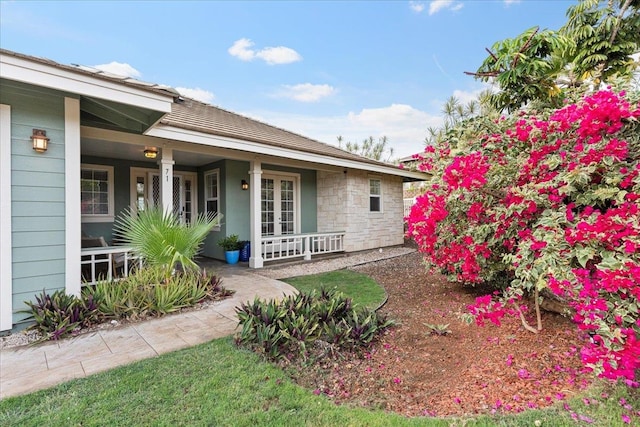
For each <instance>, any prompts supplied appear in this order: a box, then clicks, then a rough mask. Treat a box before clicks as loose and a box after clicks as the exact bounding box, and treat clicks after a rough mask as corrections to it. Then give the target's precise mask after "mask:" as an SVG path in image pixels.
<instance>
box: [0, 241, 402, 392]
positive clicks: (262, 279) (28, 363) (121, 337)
mask: <svg viewBox="0 0 640 427" xmlns="http://www.w3.org/2000/svg"><path fill="white" fill-rule="evenodd" d="M413 251H414V250H413V249H408V248H391V249H384V250H383V251H382V252H380V251H378V250H376V251H369V252H363V253H359V254H355V255H343V256H341V257H337V258H334V259H329V260H321V261H311V262H306V263H304V264H292V265H280V266H277V267H269V268H265V269H262V270H256V271H250V270H248V269H247V268H246V265H234V266H227V265H225V264H222V263H218V262H215V261H214V262H208V263H207V265H206V267H207V268H210V269H214V270H215V271H216V273H217V274H218V275H220V276H221V277H222V278H223V285H224V286H225V287H226V288H227V289H233V290H235V291H236V292H235V294H234V295H233V296H232V297H231V298H227V299H225V300H222V301H218V302H216V303H213V304H211V305H210V306H209V307H207V308H204V309H201V310H193V311H189V312H185V313H179V314H173V315H168V316H165V317H162V318H159V319H151V320H146V321H143V322H139V323H134V324H129V325H125V326H122V327H116V328H113V329H104V330H98V331H95V332H91V333H87V334H83V335H80V336H77V337H74V338H70V339H64V340H61V341H58V342H47V343H43V344H39V345H36V346H26V347H16V348H7V349H2V350H0V399H2V398H5V397H9V396H16V395H20V394H25V393H31V392H34V391H37V390H40V389H44V388H48V387H52V386H54V385H56V384H59V383H62V382H65V381H68V380H71V379H74V378H81V377H85V376H87V375H91V374H95V373H97V372H101V371H105V370H108V369H112V368H115V367H117V366H121V365H125V364H129V363H132V362H135V361H138V360H142V359H146V358H150V357H155V356H158V355H160V354H163V353H168V352H171V351H175V350H179V349H182V348H186V347H190V346H195V345H198V344H201V343H205V342H207V341H210V340H213V339H216V338H221V337H224V336H228V335H231V334H233V333H234V332H235V330H236V327H237V324H238V320H237V317H236V314H235V307H236V306H238V305H240V303H242V302H245V301H250V300H253V299H254V298H255V297H260V298H266V299H270V298H280V297H282V296H283V295H285V294H287V295H288V294H291V293H294V292H295V289H294V288H293V287H291V286H290V285H288V284H286V283H284V282H281V281H279V280H275V279H274V278H271V277H267V276H275V277H279V278H284V277H293V276H298V275H302V274H312V273H315V272H320V271H331V270H337V269H340V268H345V267H347V266H350V265H357V264H362V263H365V262H372V261H376V260H380V259H386V258H389V257H391V256H400V255H403V254H406V253H409V252H413Z"/></svg>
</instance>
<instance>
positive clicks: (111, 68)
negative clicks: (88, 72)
mask: <svg viewBox="0 0 640 427" xmlns="http://www.w3.org/2000/svg"><path fill="white" fill-rule="evenodd" d="M93 68H97V69H98V70H102V71H105V72H107V73H111V74H117V75H119V76H125V77H132V78H135V79H138V78H140V77H141V76H142V73H140V71H138V70H136V69H135V68H133V67H132V66H131V65H129V64H126V63H122V62H116V61H113V62H110V63H108V64H100V65H94V66H93Z"/></svg>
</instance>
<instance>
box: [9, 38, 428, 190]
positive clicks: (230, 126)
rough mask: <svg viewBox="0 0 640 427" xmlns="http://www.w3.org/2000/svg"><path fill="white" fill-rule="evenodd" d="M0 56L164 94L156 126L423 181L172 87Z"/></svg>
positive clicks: (46, 61) (21, 57)
mask: <svg viewBox="0 0 640 427" xmlns="http://www.w3.org/2000/svg"><path fill="white" fill-rule="evenodd" d="M0 54H2V55H6V56H11V57H13V58H17V60H22V61H30V62H34V63H37V64H41V65H44V66H49V67H54V68H56V69H58V70H63V72H72V73H76V74H80V75H84V76H87V77H91V78H97V79H100V80H103V81H105V82H108V83H109V84H117V85H124V86H126V87H130V88H132V90H133V89H136V90H142V91H144V92H151V93H154V94H156V96H157V95H161V96H163V97H167V98H168V101H169V102H171V101H170V100H171V99H173V102H172V103H171V104H170V109H171V112H169V113H167V114H166V115H164V116H163V117H162V118H161V119H160V120H159V121H158V122H157V123H156V124H157V125H165V126H168V127H170V128H176V129H184V130H189V131H194V132H198V133H202V134H205V135H214V136H221V137H226V138H233V139H236V140H239V141H240V142H241V141H247V142H252V143H256V144H260V145H263V146H265V147H271V148H276V149H277V148H282V149H285V150H293V151H296V152H299V153H308V154H310V155H316V156H320V157H324V158H326V159H337V160H338V161H340V162H343V163H344V162H345V161H346V162H348V163H350V164H368V165H370V166H369V167H368V168H369V169H371V170H384V171H385V173H392V174H395V175H402V176H404V177H405V178H407V177H410V178H413V179H420V178H419V176H418V174H416V173H415V172H414V173H411V172H409V171H403V170H402V169H400V168H398V167H396V166H395V165H393V164H390V163H385V162H380V161H377V160H373V159H369V158H367V157H363V156H360V155H357V154H355V153H351V152H349V151H346V150H343V149H341V148H338V147H336V146H334V145H330V144H327V143H323V142H320V141H317V140H314V139H311V138H308V137H305V136H302V135H299V134H297V133H294V132H290V131H287V130H285V129H281V128H279V127H276V126H272V125H269V124H266V123H263V122H260V121H258V120H255V119H251V118H249V117H245V116H242V115H240V114H237V113H233V112H230V111H227V110H224V109H222V108H219V107H216V106H213V105H209V104H206V103H203V102H200V101H197V100H195V99H191V98H186V97H182V96H181V95H180V93H179V92H178V91H177V90H175V89H173V88H171V87H169V86H165V85H159V84H154V83H146V82H143V81H140V80H136V79H133V78H130V77H126V76H120V75H116V74H112V73H107V72H104V71H102V70H98V69H96V68H92V67H86V66H80V65H64V64H60V63H58V62H55V61H52V60H50V59H46V58H40V57H36V56H30V55H25V54H21V53H17V52H12V51H9V50H6V49H0ZM52 84H55V83H52ZM109 93H111V92H109ZM169 102H167V104H169ZM168 107H169V106H168V105H167V108H166V109H164V107H163V108H162V109H161V110H163V111H165V112H166V111H168V110H169V108H168ZM161 110H159V111H161ZM153 129H154V126H152V128H151V132H149V133H148V134H150V135H151V134H152V133H153ZM318 158H319V157H318ZM353 162H356V163H353Z"/></svg>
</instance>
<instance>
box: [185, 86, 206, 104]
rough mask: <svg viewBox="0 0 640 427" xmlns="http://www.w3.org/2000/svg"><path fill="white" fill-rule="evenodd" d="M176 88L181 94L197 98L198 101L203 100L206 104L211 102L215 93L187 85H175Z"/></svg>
mask: <svg viewBox="0 0 640 427" xmlns="http://www.w3.org/2000/svg"><path fill="white" fill-rule="evenodd" d="M176 90H177V91H178V92H179V93H180V94H181V95H184V96H186V97H188V98H193V99H197V100H198V101H202V102H205V103H207V104H211V103H212V102H213V100H214V99H215V95H214V94H213V93H212V92H209V91H208V90H204V89H200V88H199V87H196V88H188V87H177V88H176Z"/></svg>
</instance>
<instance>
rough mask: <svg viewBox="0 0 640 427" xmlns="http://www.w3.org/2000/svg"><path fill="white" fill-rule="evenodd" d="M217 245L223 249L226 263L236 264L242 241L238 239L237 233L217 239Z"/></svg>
mask: <svg viewBox="0 0 640 427" xmlns="http://www.w3.org/2000/svg"><path fill="white" fill-rule="evenodd" d="M218 246H220V247H222V249H224V258H225V260H226V261H227V263H228V264H236V263H237V262H238V259H239V258H240V249H242V242H241V241H240V240H239V238H238V235H237V234H232V235H230V236H227V237H223V238H222V239H220V240H218Z"/></svg>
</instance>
